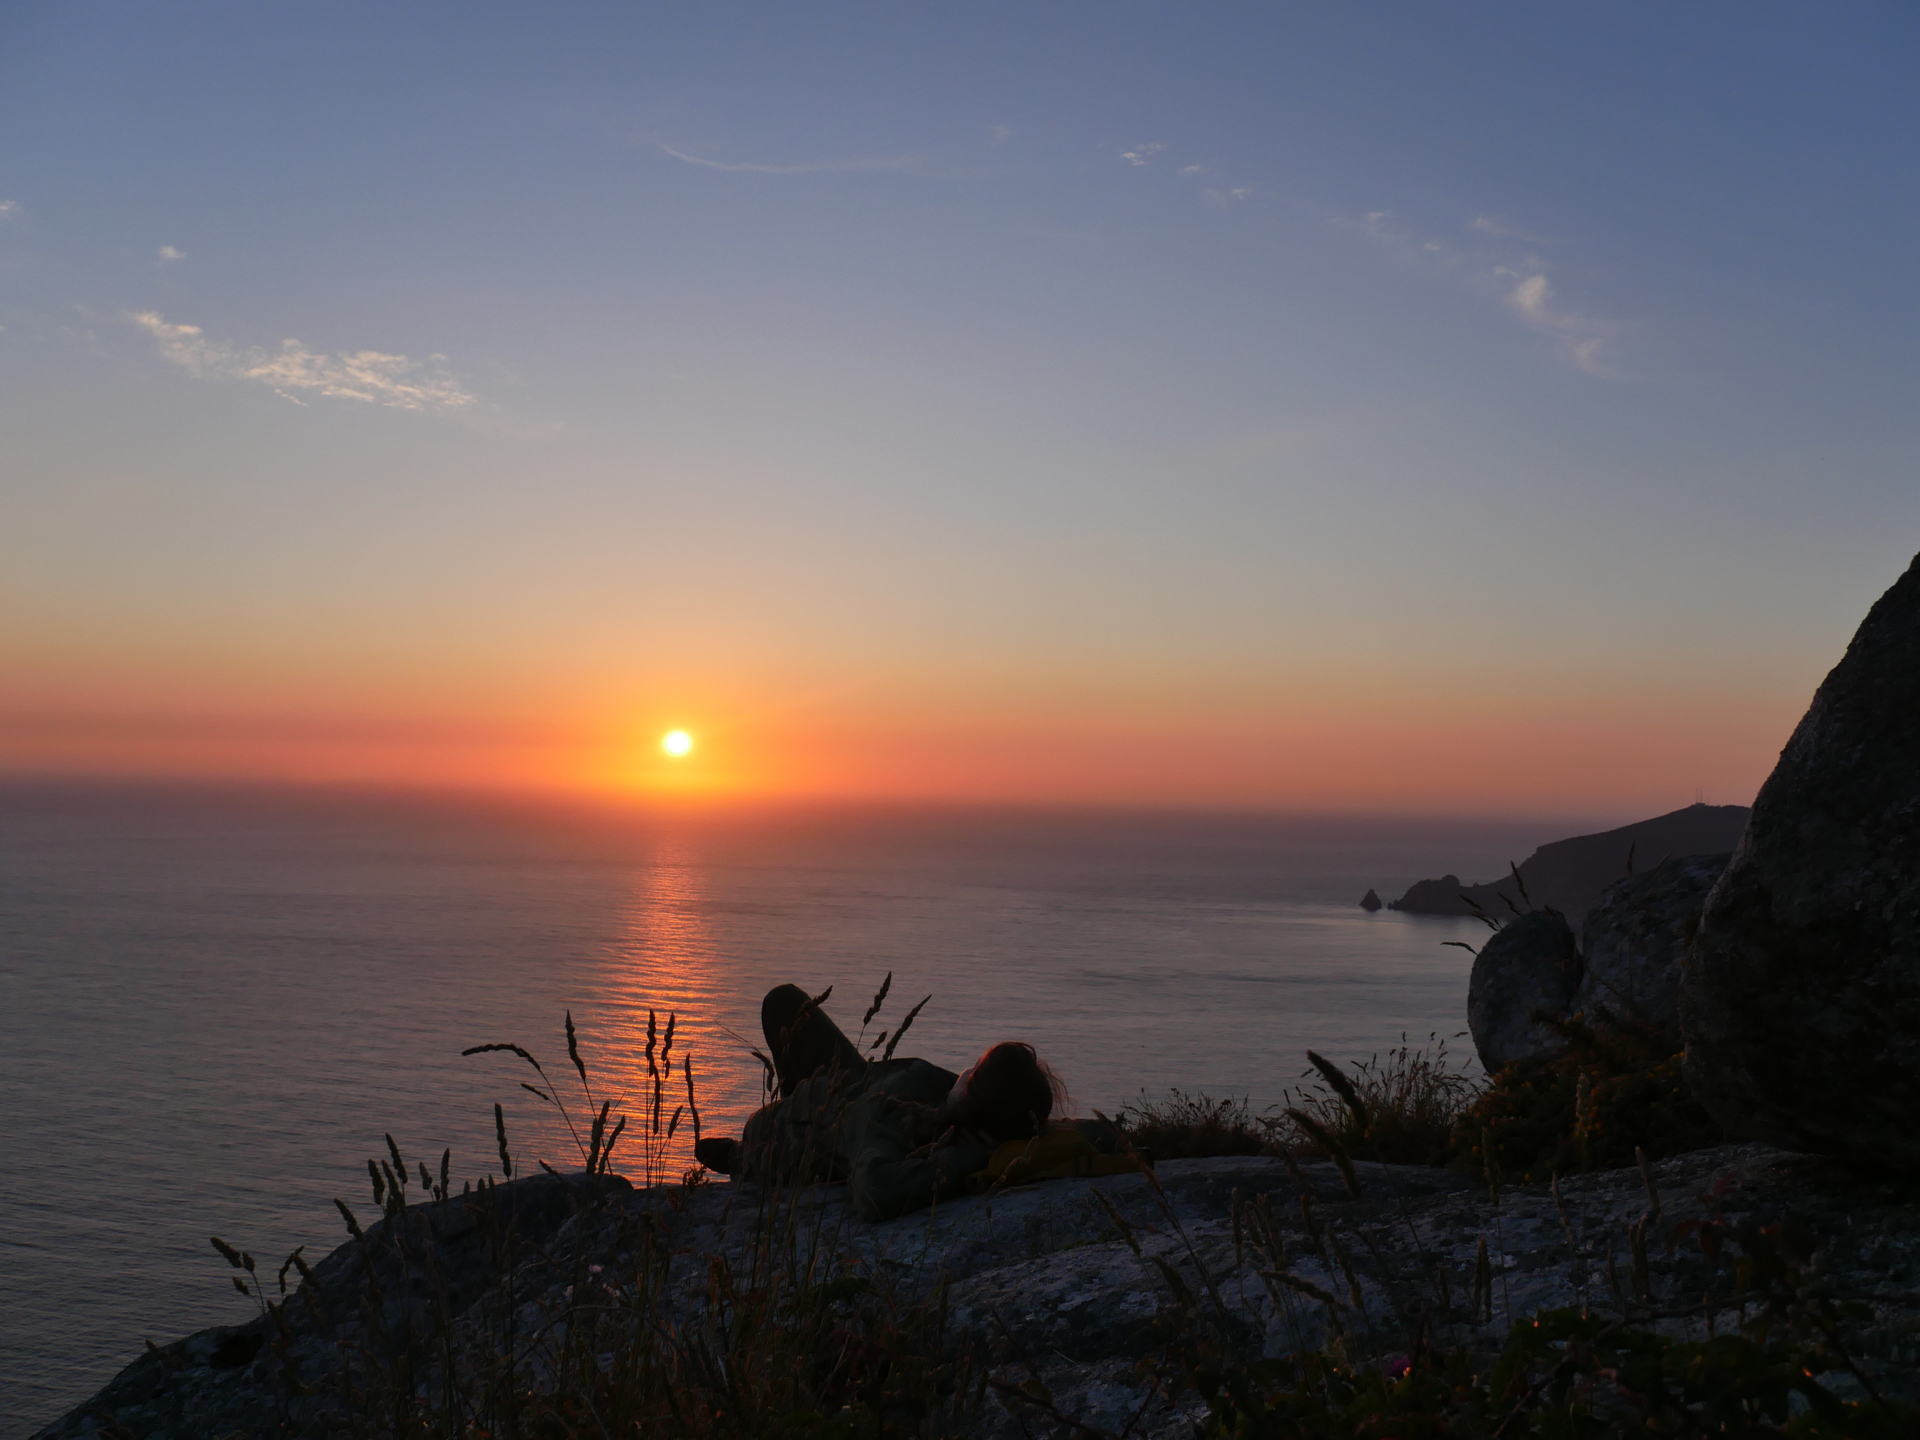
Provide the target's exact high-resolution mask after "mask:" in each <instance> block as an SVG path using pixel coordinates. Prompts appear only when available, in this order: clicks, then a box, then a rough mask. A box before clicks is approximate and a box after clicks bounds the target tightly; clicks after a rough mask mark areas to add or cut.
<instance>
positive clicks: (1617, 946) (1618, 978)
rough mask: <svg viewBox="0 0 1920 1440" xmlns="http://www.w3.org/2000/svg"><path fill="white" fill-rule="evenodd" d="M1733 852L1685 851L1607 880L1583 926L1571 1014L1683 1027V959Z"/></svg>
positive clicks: (1671, 1028)
mask: <svg viewBox="0 0 1920 1440" xmlns="http://www.w3.org/2000/svg"><path fill="white" fill-rule="evenodd" d="M1730 858H1731V856H1730V855H1687V856H1683V857H1681V858H1680V859H1677V860H1668V861H1666V862H1664V863H1662V864H1660V865H1657V866H1655V867H1654V868H1653V869H1651V870H1648V871H1646V872H1645V873H1643V874H1640V875H1634V876H1631V877H1630V878H1628V879H1625V880H1620V881H1616V882H1615V883H1614V884H1612V885H1610V886H1608V887H1607V889H1606V891H1605V893H1604V894H1602V896H1601V897H1600V903H1599V904H1598V905H1596V906H1594V908H1593V909H1591V910H1589V911H1588V912H1587V920H1586V924H1585V925H1584V926H1582V927H1581V933H1580V941H1581V944H1580V960H1581V965H1582V974H1581V979H1580V987H1579V989H1577V990H1576V991H1575V992H1574V996H1573V1001H1572V1004H1571V1006H1570V1009H1571V1010H1572V1012H1573V1013H1574V1014H1576V1015H1584V1016H1587V1017H1589V1018H1590V1017H1592V1016H1593V1015H1595V1014H1596V1013H1597V1012H1599V1011H1602V1010H1604V1011H1607V1012H1610V1013H1612V1014H1615V1015H1622V1014H1624V1015H1630V1016H1633V1017H1635V1018H1637V1019H1639V1020H1642V1021H1644V1022H1646V1023H1647V1024H1650V1025H1652V1026H1654V1027H1655V1028H1657V1029H1659V1030H1661V1031H1664V1032H1666V1033H1668V1034H1672V1035H1675V1036H1677V1035H1679V1033H1680V964H1681V961H1682V960H1683V959H1684V958H1685V956H1686V950H1687V941H1688V939H1689V938H1690V937H1691V935H1692V933H1693V930H1694V928H1695V927H1696V926H1697V925H1698V924H1699V922H1700V913H1701V911H1702V909H1703V908H1704V907H1705V905H1706V902H1707V893H1708V892H1709V891H1710V890H1712V889H1713V883H1714V881H1716V880H1718V879H1719V878H1720V872H1721V871H1723V870H1725V869H1726V868H1727V861H1728V860H1729V859H1730Z"/></svg>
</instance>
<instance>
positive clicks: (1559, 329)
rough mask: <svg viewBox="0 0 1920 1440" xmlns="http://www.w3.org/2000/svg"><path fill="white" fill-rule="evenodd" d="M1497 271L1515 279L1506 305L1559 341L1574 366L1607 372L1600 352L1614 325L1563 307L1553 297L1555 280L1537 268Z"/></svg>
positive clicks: (1503, 276) (1501, 276)
mask: <svg viewBox="0 0 1920 1440" xmlns="http://www.w3.org/2000/svg"><path fill="white" fill-rule="evenodd" d="M1494 273H1495V274H1496V275H1497V276H1499V277H1500V278H1501V279H1503V280H1511V281H1512V282H1513V284H1512V287H1511V288H1510V289H1509V290H1508V291H1507V294H1506V302H1507V305H1508V306H1509V307H1510V308H1511V309H1512V310H1513V312H1514V313H1515V314H1516V315H1518V316H1519V317H1520V318H1521V319H1522V320H1524V321H1525V322H1526V323H1527V324H1528V325H1530V326H1532V327H1533V329H1535V330H1537V331H1539V332H1540V333H1541V334H1542V335H1548V336H1551V337H1553V338H1554V339H1555V340H1557V341H1558V342H1559V343H1560V346H1561V350H1562V352H1563V353H1564V354H1565V356H1566V358H1567V360H1568V361H1569V362H1570V363H1571V364H1572V365H1573V366H1574V368H1575V369H1577V370H1583V371H1585V372H1586V373H1587V374H1589V375H1604V374H1606V373H1607V371H1606V369H1605V368H1604V366H1603V363H1602V353H1601V352H1602V351H1603V350H1604V348H1605V346H1606V344H1607V341H1608V340H1609V339H1611V338H1612V336H1613V331H1614V327H1613V326H1611V325H1609V324H1607V323H1606V322H1605V321H1601V320H1595V319H1593V318H1591V317H1590V316H1586V315H1576V314H1574V313H1573V312H1572V311H1570V310H1563V309H1561V308H1560V307H1559V305H1558V304H1557V303H1556V302H1555V300H1554V294H1553V285H1552V282H1550V281H1549V280H1548V279H1547V277H1546V275H1545V274H1544V273H1543V272H1542V271H1540V270H1539V269H1537V268H1535V269H1532V270H1530V271H1521V270H1513V269H1509V268H1507V267H1505V266H1501V267H1499V268H1497V269H1496V270H1495V271H1494Z"/></svg>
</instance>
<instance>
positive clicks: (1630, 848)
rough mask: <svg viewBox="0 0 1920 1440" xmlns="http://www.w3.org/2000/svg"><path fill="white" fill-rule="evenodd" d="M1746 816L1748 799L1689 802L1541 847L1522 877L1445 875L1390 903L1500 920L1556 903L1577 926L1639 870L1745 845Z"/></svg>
mask: <svg viewBox="0 0 1920 1440" xmlns="http://www.w3.org/2000/svg"><path fill="white" fill-rule="evenodd" d="M1747 814H1748V812H1747V809H1746V807H1745V806H1742V805H1689V806H1687V808H1686V809H1684V810H1675V811H1673V812H1672V813H1671V814H1667V815H1658V816H1655V817H1654V818H1653V819H1651V820H1640V821H1636V822H1635V823H1634V824H1632V825H1622V826H1621V827H1620V828H1619V829H1617V830H1605V831H1602V832H1601V833H1599V834H1597V835H1576V836H1574V837H1573V838H1572V839H1570V840H1556V841H1554V842H1553V843H1552V844H1550V845H1542V846H1541V847H1540V848H1539V849H1538V850H1536V851H1534V852H1533V854H1531V855H1529V856H1528V857H1527V858H1526V859H1525V860H1522V861H1521V862H1520V863H1519V864H1518V865H1517V866H1515V867H1514V868H1515V869H1516V870H1517V871H1518V872H1519V880H1518V882H1517V883H1516V881H1515V879H1514V877H1513V876H1511V875H1509V876H1505V877H1503V878H1501V879H1499V880H1490V881H1488V882H1487V883H1486V884H1484V885H1465V884H1462V883H1461V881H1460V878H1459V877H1458V876H1456V875H1445V876H1442V877H1441V878H1440V879H1438V880H1421V881H1419V882H1417V883H1415V884H1414V885H1412V886H1409V887H1408V889H1407V893H1406V894H1404V895H1402V896H1401V897H1400V898H1399V899H1398V900H1391V901H1389V902H1387V908H1388V909H1389V910H1405V911H1408V912H1409V913H1411V914H1417V915H1472V914H1474V913H1476V907H1478V911H1480V912H1483V913H1485V914H1487V915H1491V916H1493V917H1494V918H1496V919H1498V918H1500V917H1502V916H1506V915H1512V914H1514V913H1516V912H1520V911H1525V910H1528V909H1548V908H1551V909H1554V910H1558V911H1559V912H1560V913H1561V914H1562V915H1565V916H1566V917H1567V918H1568V919H1569V920H1571V921H1572V922H1573V924H1575V925H1576V926H1577V925H1579V924H1580V923H1581V922H1582V920H1583V919H1584V918H1585V916H1586V914H1587V912H1588V911H1589V910H1591V909H1592V908H1593V907H1594V906H1595V905H1597V904H1598V903H1599V902H1600V895H1601V892H1602V891H1604V890H1605V889H1606V888H1607V886H1609V885H1611V884H1612V883H1613V882H1614V881H1616V880H1619V879H1621V878H1622V877H1624V876H1627V875H1629V874H1631V873H1633V871H1634V870H1635V869H1639V870H1647V869H1651V868H1652V867H1653V866H1655V865H1658V864H1660V863H1661V862H1662V861H1664V860H1667V859H1669V858H1671V857H1673V856H1678V855H1724V854H1726V853H1727V852H1728V851H1730V850H1732V849H1733V847H1734V846H1735V845H1736V844H1738V843H1739V840H1740V834H1741V831H1743V830H1744V829H1745V828H1746V824H1747ZM1523 888H1524V890H1525V894H1522V893H1521V891H1522V889H1523Z"/></svg>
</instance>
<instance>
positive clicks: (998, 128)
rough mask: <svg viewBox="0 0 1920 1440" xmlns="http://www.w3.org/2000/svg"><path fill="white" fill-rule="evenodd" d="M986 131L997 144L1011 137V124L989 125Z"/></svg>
mask: <svg viewBox="0 0 1920 1440" xmlns="http://www.w3.org/2000/svg"><path fill="white" fill-rule="evenodd" d="M987 133H988V134H989V135H991V136H992V137H993V140H994V143H995V144H996V145H997V144H999V143H1001V142H1002V141H1005V140H1011V139H1012V138H1013V126H1011V125H989V126H988V127H987Z"/></svg>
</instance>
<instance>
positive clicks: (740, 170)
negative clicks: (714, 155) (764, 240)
mask: <svg viewBox="0 0 1920 1440" xmlns="http://www.w3.org/2000/svg"><path fill="white" fill-rule="evenodd" d="M1008 133H1009V134H1011V133H1012V132H1011V131H1009V132H1008ZM659 149H660V153H661V154H663V155H671V156H672V157H673V158H674V159H676V160H679V161H681V162H683V163H684V164H688V165H698V166H700V167H701V168H702V169H704V170H725V171H727V172H728V173H729V174H733V175H828V174H834V173H841V174H846V173H857V172H860V171H871V170H894V171H911V170H918V169H919V168H920V166H921V164H922V163H923V162H922V161H921V160H920V158H919V157H918V156H914V155H898V156H894V157H891V158H887V159H860V160H818V161H812V162H809V163H806V164H801V165H760V164H756V163H754V162H752V161H746V160H709V159H707V158H706V157H705V156H704V155H692V154H689V153H688V152H686V151H685V150H676V149H674V148H673V146H671V145H660V146H659Z"/></svg>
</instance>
